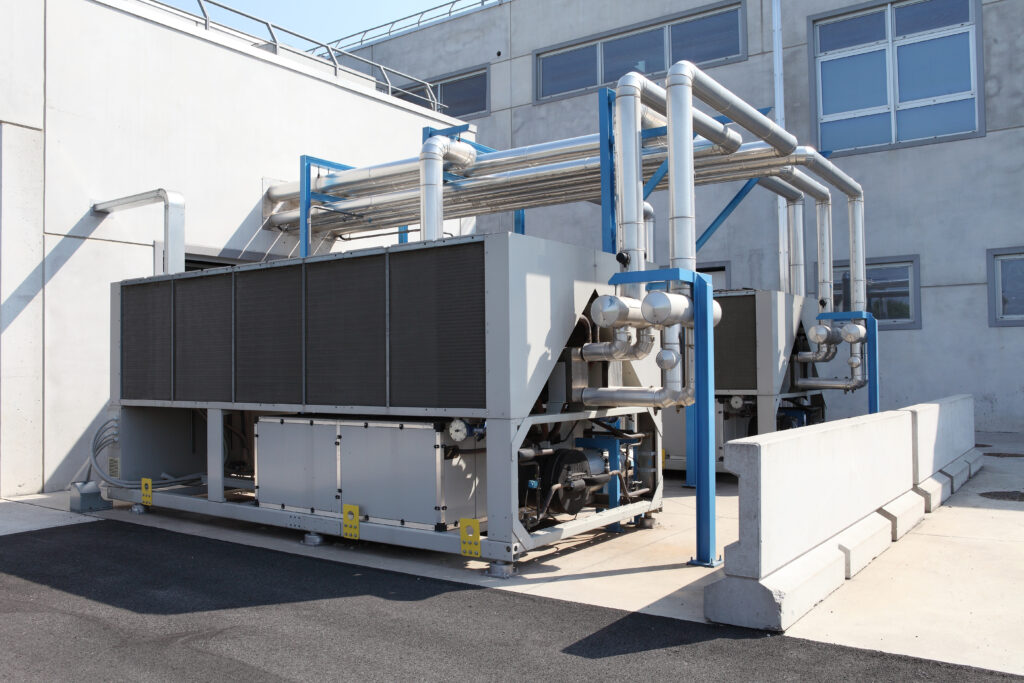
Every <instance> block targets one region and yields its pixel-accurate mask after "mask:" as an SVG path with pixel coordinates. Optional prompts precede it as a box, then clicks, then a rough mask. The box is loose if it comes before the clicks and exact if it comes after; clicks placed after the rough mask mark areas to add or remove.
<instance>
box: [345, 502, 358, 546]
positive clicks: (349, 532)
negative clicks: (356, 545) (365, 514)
mask: <svg viewBox="0 0 1024 683" xmlns="http://www.w3.org/2000/svg"><path fill="white" fill-rule="evenodd" d="M341 535H342V536H344V537H345V538H351V539H353V540H355V539H358V538H359V506H358V505H342V506H341Z"/></svg>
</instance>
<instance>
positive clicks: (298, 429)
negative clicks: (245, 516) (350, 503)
mask: <svg viewBox="0 0 1024 683" xmlns="http://www.w3.org/2000/svg"><path fill="white" fill-rule="evenodd" d="M257 434H258V438H257V439H256V485H257V486H258V487H259V488H258V489H257V497H258V498H259V501H260V505H261V506H272V507H273V506H285V507H290V508H302V509H306V510H309V511H310V512H313V511H318V512H332V513H338V514H340V513H341V499H340V498H339V495H340V494H339V493H338V488H339V486H338V446H337V442H338V427H337V424H336V423H335V422H333V421H327V420H295V419H291V420H290V419H276V418H262V419H261V420H260V421H259V424H258V425H257Z"/></svg>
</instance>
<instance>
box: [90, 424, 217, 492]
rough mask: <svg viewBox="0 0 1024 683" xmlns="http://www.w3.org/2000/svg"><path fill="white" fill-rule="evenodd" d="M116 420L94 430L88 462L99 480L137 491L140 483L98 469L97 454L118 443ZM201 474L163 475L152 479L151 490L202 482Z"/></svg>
mask: <svg viewBox="0 0 1024 683" xmlns="http://www.w3.org/2000/svg"><path fill="white" fill-rule="evenodd" d="M117 424H118V423H117V418H112V419H110V420H107V421H106V422H104V423H103V424H102V425H100V427H99V429H97V430H96V434H95V435H93V437H92V448H91V449H90V451H89V462H90V463H91V464H92V468H93V471H95V472H96V474H97V475H99V477H100V479H102V480H103V481H105V482H107V483H108V484H111V485H112V486H118V487H120V488H125V489H137V488H142V482H141V481H134V480H127V479H120V478H118V477H112V476H111V475H110V474H108V473H107V471H106V470H105V469H103V468H102V467H100V463H99V461H98V459H97V458H98V457H99V454H100V453H101V452H102V451H103V450H104V449H105V448H108V447H110V446H112V445H114V444H115V443H117V441H118V428H117ZM202 477H203V475H202V473H201V472H200V473H196V474H188V475H185V476H183V477H168V476H167V475H163V476H162V477H161V478H160V479H153V488H154V489H155V488H163V487H167V486H181V485H183V484H190V483H193V482H196V481H201V480H202Z"/></svg>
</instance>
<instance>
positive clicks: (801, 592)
mask: <svg viewBox="0 0 1024 683" xmlns="http://www.w3.org/2000/svg"><path fill="white" fill-rule="evenodd" d="M845 565H846V561H845V558H844V555H843V553H841V552H840V551H839V549H838V548H837V547H836V546H835V544H834V543H833V542H832V541H828V542H826V543H824V544H822V545H820V546H818V547H817V548H815V549H814V550H812V551H810V552H809V553H806V554H805V555H803V556H801V557H799V558H798V559H796V560H794V561H793V562H791V563H789V564H788V565H786V566H785V567H782V568H781V569H779V570H777V571H775V572H772V573H771V574H770V575H768V576H766V577H764V578H763V579H761V580H760V581H759V580H757V579H751V578H747V577H743V576H726V577H725V578H724V579H722V580H721V581H716V582H715V583H713V584H711V585H710V586H708V587H707V588H706V589H704V616H705V617H707V618H708V619H710V620H711V621H717V622H719V623H723V624H735V625H736V626H746V627H747V628H758V629H764V630H767V631H785V630H786V629H787V628H789V627H790V626H792V625H793V624H795V623H796V622H797V620H798V619H800V617H802V616H803V615H805V614H807V612H808V611H810V609H811V608H812V607H814V606H815V605H817V604H818V603H819V602H821V601H822V600H824V599H825V598H826V597H828V596H829V594H830V593H832V592H833V591H834V590H836V589H837V588H839V587H840V586H841V585H843V581H845V580H846V576H845Z"/></svg>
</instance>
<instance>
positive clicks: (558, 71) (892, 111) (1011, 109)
mask: <svg viewBox="0 0 1024 683" xmlns="http://www.w3.org/2000/svg"><path fill="white" fill-rule="evenodd" d="M781 4H782V22H781V24H782V30H781V40H782V47H783V64H784V90H785V99H784V101H785V124H786V128H787V129H789V130H791V131H793V132H794V133H795V134H796V135H797V137H798V138H799V139H800V140H801V141H802V142H806V143H809V144H811V145H814V146H817V147H818V148H820V149H823V150H831V151H833V157H832V158H833V160H834V161H836V162H837V163H838V165H839V166H840V167H841V168H843V169H844V170H846V171H847V172H848V173H850V174H851V175H852V176H853V177H855V178H857V179H858V181H859V182H861V184H862V185H863V186H864V188H865V192H866V229H867V253H868V256H869V259H870V260H869V273H868V275H869V280H870V281H871V284H870V287H869V305H870V307H871V308H872V310H873V311H874V312H875V313H876V315H877V316H878V317H879V318H880V319H881V320H882V322H881V334H880V370H881V376H882V390H881V400H882V406H881V407H882V409H883V410H887V409H892V408H897V407H899V406H904V405H908V404H912V403H916V402H920V401H926V400H931V399H934V398H937V397H940V396H945V395H950V394H957V393H970V394H973V395H974V396H975V400H976V405H977V423H978V428H979V429H983V430H1015V429H1020V427H1021V426H1022V425H1024V419H1022V411H1021V405H1022V404H1024V363H1022V361H1021V359H1022V358H1024V327H1021V325H1022V324H1024V223H1022V220H1021V215H1022V214H1024V194H1022V193H1021V192H1020V187H1021V178H1022V171H1024V166H1022V158H1024V155H1022V152H1024V113H1022V112H1024V79H1021V77H1020V69H1021V64H1020V60H1021V56H1022V55H1024V43H1022V42H1021V41H1022V40H1024V39H1022V38H1021V36H1020V31H1019V27H1020V26H1021V25H1024V3H1021V2H1018V1H1016V0H906V1H903V2H883V1H881V0H871V1H869V2H862V1H859V0H858V1H856V2H850V1H849V0H786V1H784V2H782V3H781ZM771 6H772V2H771V0H725V1H722V2H715V1H713V0H648V1H646V2H643V3H626V2H619V1H617V0H504V1H500V2H491V3H484V5H483V6H482V7H478V8H476V9H474V10H472V11H467V12H465V13H463V14H461V15H458V16H455V17H453V18H450V19H447V20H444V21H440V22H437V23H433V24H430V25H425V26H422V27H419V28H416V29H414V30H406V31H403V32H398V33H395V34H394V35H384V36H382V37H377V38H376V39H375V40H371V41H363V42H360V41H359V40H358V36H357V37H356V38H353V39H349V40H344V39H343V40H342V41H340V42H339V45H340V46H342V47H346V48H347V49H350V50H355V51H357V52H358V53H359V54H362V55H364V56H368V57H370V58H372V59H373V60H375V61H380V62H384V63H388V64H391V65H394V66H395V67H396V68H399V69H404V70H406V71H411V72H414V73H416V74H419V75H421V76H424V77H426V78H428V80H432V81H434V82H438V83H440V84H441V89H440V96H441V100H442V101H443V102H446V103H447V104H449V105H450V106H451V108H452V113H454V114H456V115H459V116H461V117H463V118H466V119H467V120H469V121H471V122H473V123H474V124H476V125H477V126H478V129H479V133H478V140H479V141H480V142H482V143H484V144H487V145H490V146H492V147H495V148H499V149H505V148H510V147H518V146H522V145H527V144H532V143H537V142H543V141H547V140H554V139H558V138H563V137H571V136H575V135H581V134H585V133H592V132H596V131H597V130H598V97H599V90H600V88H601V87H608V86H614V81H615V80H616V79H617V78H618V76H619V75H620V74H621V73H624V72H626V71H628V70H634V69H635V70H639V71H644V72H646V73H648V74H650V75H652V76H655V77H657V76H659V75H663V74H664V71H665V69H666V68H667V66H668V64H669V63H670V62H671V61H675V60H677V59H690V60H691V61H695V62H697V63H698V64H700V65H702V66H703V67H704V68H706V69H707V70H708V71H709V73H710V74H711V75H712V76H713V77H714V78H715V79H718V80H719V81H721V82H722V83H723V84H725V85H726V86H727V87H729V88H730V89H732V90H733V91H735V92H736V93H737V94H739V95H740V96H741V97H743V98H744V99H745V100H747V101H749V102H751V103H753V104H755V105H756V106H758V107H771V106H773V104H774V92H773V85H772V84H773V67H772V61H773V60H772V57H773V55H772V38H773V36H772V22H771ZM380 33H381V32H372V31H371V32H370V33H369V34H367V35H370V36H374V35H379V34H380ZM446 95H447V96H446ZM740 185H741V184H740V183H736V184H729V185H714V186H709V187H703V188H698V196H697V207H698V230H701V229H703V227H705V226H707V225H708V224H709V223H710V222H711V221H712V219H713V218H714V217H715V216H716V214H717V213H718V211H719V210H720V209H721V208H722V207H724V206H725V205H726V203H727V202H729V200H730V199H732V197H733V196H734V195H735V193H736V192H737V190H738V189H739V187H740ZM665 194H666V193H664V192H659V193H655V194H654V195H652V199H651V202H652V204H653V205H654V208H655V212H656V216H657V218H656V224H657V239H656V245H655V254H654V256H655V260H657V261H659V262H663V261H664V260H665V259H666V257H667V231H666V230H665V228H666V227H667V220H666V217H667V211H668V200H667V197H666V196H665ZM805 216H808V217H810V218H808V219H807V220H808V221H811V220H813V211H812V210H807V211H805ZM833 221H834V232H835V240H834V241H835V244H836V254H835V256H836V260H837V264H836V265H837V268H839V269H840V272H841V269H842V266H843V265H844V264H845V261H844V260H845V259H846V258H847V251H848V250H847V246H846V235H847V234H848V233H847V221H846V215H845V211H841V210H837V211H835V215H834V219H833ZM478 229H479V230H482V231H490V230H511V229H512V217H511V216H504V215H502V216H492V217H484V218H481V219H479V221H478ZM808 229H809V230H812V228H808ZM526 232H527V234H536V235H541V236H545V237H550V238H553V239H558V240H564V241H568V242H573V243H578V244H584V245H588V246H591V247H593V248H595V249H599V248H600V247H601V236H600V209H599V207H597V206H595V205H589V204H574V205H566V206H559V207H553V208H544V209H534V210H529V211H528V212H527V217H526ZM776 236H777V229H776V200H775V198H774V197H773V196H771V195H769V194H768V193H767V192H765V191H764V190H760V189H755V190H754V192H753V193H752V194H751V195H750V196H749V197H747V198H746V200H745V201H744V202H743V203H742V204H741V205H740V207H739V208H738V209H737V210H736V212H735V213H733V214H732V216H731V217H730V218H729V219H728V220H727V221H726V223H725V224H724V226H723V227H722V228H721V229H720V230H719V231H718V232H717V233H716V234H715V235H714V237H713V238H712V239H711V240H710V241H709V242H708V243H707V244H706V246H705V247H704V248H703V249H702V250H701V251H700V254H699V257H700V260H701V263H702V265H703V266H705V267H709V269H713V270H716V271H718V273H719V274H718V275H717V276H716V283H715V284H716V287H723V286H727V287H732V288H742V287H752V288H765V289H777V288H778V286H779V277H780V273H779V267H778V263H779V260H778V255H777V239H776ZM805 244H806V249H807V253H806V254H805V263H807V264H808V268H807V271H808V273H807V277H808V283H807V285H808V291H814V281H815V273H816V263H815V261H816V258H815V246H814V240H813V232H812V233H810V235H809V238H808V239H806V240H805ZM844 372H845V366H844V365H843V360H842V359H839V360H836V361H834V362H833V364H832V365H830V366H828V367H827V368H826V369H824V370H823V371H822V374H825V375H837V376H841V375H843V374H844ZM828 400H829V416H830V417H844V416H850V415H855V414H862V413H864V412H866V404H867V398H866V397H865V396H864V394H863V392H858V393H854V394H851V395H846V396H844V395H841V394H838V393H836V392H831V393H830V394H829V395H828Z"/></svg>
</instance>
